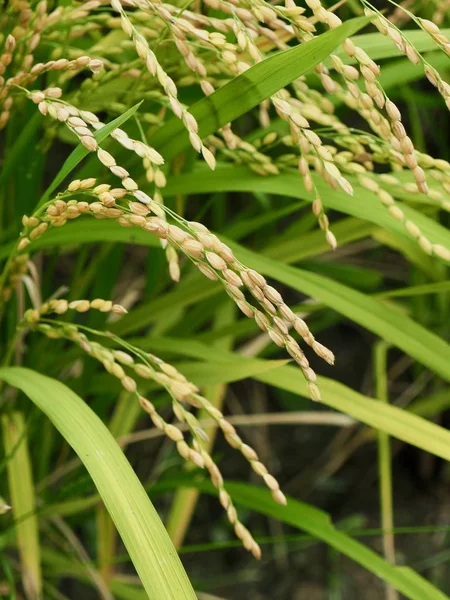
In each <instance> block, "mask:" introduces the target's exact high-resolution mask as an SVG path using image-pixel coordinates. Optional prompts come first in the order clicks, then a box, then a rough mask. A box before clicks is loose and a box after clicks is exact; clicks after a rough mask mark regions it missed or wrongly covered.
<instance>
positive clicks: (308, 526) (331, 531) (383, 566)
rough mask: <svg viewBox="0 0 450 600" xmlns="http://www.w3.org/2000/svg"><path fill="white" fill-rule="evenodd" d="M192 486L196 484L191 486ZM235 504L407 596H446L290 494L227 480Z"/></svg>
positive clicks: (205, 487) (444, 599)
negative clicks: (308, 538)
mask: <svg viewBox="0 0 450 600" xmlns="http://www.w3.org/2000/svg"><path fill="white" fill-rule="evenodd" d="M195 487H196V486H195ZM199 487H200V489H201V490H202V491H205V492H207V493H213V494H214V493H215V492H214V489H213V487H212V486H211V485H210V484H209V482H205V483H201V484H199ZM227 489H228V491H229V492H230V494H231V496H232V498H233V500H234V501H235V502H236V504H240V505H241V506H245V507H246V508H249V509H250V510H253V511H256V512H259V513H261V514H264V515H266V516H268V517H272V518H275V519H278V520H280V521H282V522H283V523H287V524H288V525H292V526H293V527H296V528H297V529H300V530H302V531H306V532H308V533H310V534H311V535H312V536H314V537H315V538H317V539H320V540H323V541H324V542H325V543H327V544H328V545H329V546H331V547H333V548H335V549H336V550H338V551H339V552H342V554H345V555H346V556H348V557H349V558H351V559H352V560H354V561H355V562H357V563H359V564H360V565H362V566H363V567H365V568H366V569H368V570H369V571H371V572H372V573H374V574H375V575H377V576H378V577H380V578H381V579H383V580H384V581H386V582H388V583H390V584H391V585H392V586H393V587H394V588H395V589H397V590H398V591H399V592H401V593H402V594H404V595H405V596H406V597H407V598H410V599H411V600H424V599H425V598H426V599H427V600H448V596H447V595H446V594H444V593H443V592H441V591H440V590H438V589H437V588H436V587H434V586H433V585H432V584H431V583H430V582H429V581H427V580H426V579H424V578H423V577H421V576H420V575H419V574H418V573H416V572H415V571H413V570H412V569H410V568H408V567H395V566H393V565H390V564H389V563H388V562H386V561H385V560H384V559H383V558H382V557H381V556H379V555H378V554H377V553H376V552H374V551H373V550H370V549H369V548H367V546H364V545H363V544H361V543H360V542H358V541H357V540H354V539H352V538H351V537H350V536H348V535H346V534H345V533H342V532H340V531H338V530H337V529H336V527H335V526H334V525H333V523H332V521H331V518H330V515H329V514H328V513H326V512H324V511H321V510H318V509H317V508H314V507H312V506H310V505H309V504H306V503H305V502H299V501H297V500H294V499H293V498H288V503H287V506H283V507H280V506H279V505H277V504H275V503H274V502H273V500H272V497H271V495H270V493H269V492H267V491H266V490H263V489H259V488H256V487H253V486H250V485H247V484H241V483H227Z"/></svg>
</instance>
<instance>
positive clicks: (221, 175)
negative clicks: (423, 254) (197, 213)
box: [165, 164, 450, 248]
mask: <svg viewBox="0 0 450 600" xmlns="http://www.w3.org/2000/svg"><path fill="white" fill-rule="evenodd" d="M313 179H314V183H315V185H316V187H317V190H318V192H319V194H320V197H321V198H322V201H323V204H324V205H325V206H326V207H327V208H332V209H334V210H338V211H340V212H343V213H346V214H348V215H351V216H353V217H358V218H359V219H363V220H365V221H370V222H371V223H375V224H376V225H379V226H380V227H382V228H383V229H387V230H389V231H393V232H395V233H399V234H401V235H403V236H405V237H407V234H406V233H405V229H404V227H403V225H402V224H401V223H399V222H398V221H396V220H395V219H393V218H392V217H391V216H390V214H389V213H388V211H387V210H386V209H385V208H384V207H383V206H382V205H381V203H380V202H379V200H378V199H377V197H376V196H375V194H373V193H372V192H369V191H368V190H366V189H365V188H363V187H361V186H359V185H358V184H357V183H356V182H355V181H354V180H353V179H352V178H350V181H351V183H352V185H353V187H354V194H353V196H349V195H348V194H345V193H344V192H343V191H340V190H333V189H331V188H330V187H329V186H328V185H327V184H326V183H325V182H324V181H323V180H322V179H321V178H320V177H318V176H314V177H313ZM210 192H214V193H217V192H265V193H268V194H276V195H278V196H287V197H290V198H297V199H298V198H301V199H302V200H307V201H309V202H312V201H313V200H314V195H313V194H311V193H309V192H307V191H306V190H305V188H304V186H303V183H302V181H301V177H300V176H299V174H298V173H297V172H295V171H292V172H289V173H280V174H279V175H274V176H269V177H262V176H261V175H257V174H256V173H254V172H253V171H251V170H250V169H247V168H246V167H235V166H233V165H224V164H222V165H218V167H217V169H216V170H215V171H210V170H208V169H206V168H200V169H198V170H196V171H194V172H193V173H188V174H183V175H178V176H173V177H171V178H170V179H169V181H168V183H167V187H166V188H165V194H166V195H167V196H169V195H170V196H176V195H178V194H206V193H210ZM399 206H401V208H402V210H403V211H404V212H405V214H406V215H407V217H408V218H409V219H411V221H413V222H414V223H416V224H417V225H418V226H419V227H420V229H421V230H422V231H423V234H424V235H425V236H426V237H427V238H428V239H429V240H430V241H431V242H433V243H435V244H442V245H443V246H446V247H447V248H450V232H449V231H448V230H447V229H445V227H442V225H439V223H436V222H435V221H433V220H432V219H430V218H428V217H426V216H425V215H423V214H422V213H420V212H419V211H417V210H415V209H414V208H411V207H409V206H406V205H404V204H401V203H399ZM409 239H410V238H409Z"/></svg>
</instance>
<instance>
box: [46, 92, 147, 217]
mask: <svg viewBox="0 0 450 600" xmlns="http://www.w3.org/2000/svg"><path fill="white" fill-rule="evenodd" d="M142 102H143V100H141V101H140V102H138V104H135V105H134V106H132V107H131V108H130V109H129V110H127V111H126V112H124V113H123V114H122V115H120V116H119V117H117V118H116V119H114V120H113V121H111V122H110V123H108V124H107V125H105V126H104V127H102V128H101V129H99V130H98V131H96V132H95V133H94V137H95V139H96V140H97V142H98V143H99V144H101V142H103V141H104V140H105V139H106V138H107V137H108V135H109V134H110V133H111V132H112V131H114V129H117V127H120V126H121V125H123V124H124V123H125V122H126V121H128V119H129V118H130V117H132V116H133V115H134V113H135V112H136V111H137V109H138V108H139V107H140V105H141V104H142ZM88 154H89V150H87V148H85V147H84V146H83V145H82V144H78V146H77V147H76V148H75V150H74V151H73V152H72V153H71V155H70V156H69V157H68V158H67V160H66V161H65V163H64V164H63V166H62V167H61V169H60V170H59V173H58V174H57V175H56V177H55V178H54V179H53V181H52V182H51V184H50V185H49V186H48V188H47V190H46V191H45V194H44V195H43V196H42V198H41V199H40V200H39V204H38V206H41V205H42V204H44V202H47V200H49V199H50V196H51V195H52V194H53V192H54V191H55V190H56V188H57V187H58V186H59V185H60V184H61V183H62V182H63V181H64V179H65V178H66V177H67V176H68V175H69V174H70V173H71V172H72V171H73V170H74V169H75V167H76V166H77V165H78V164H79V163H80V162H81V161H82V160H83V158H84V157H85V156H87V155H88Z"/></svg>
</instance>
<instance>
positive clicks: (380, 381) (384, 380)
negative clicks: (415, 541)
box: [373, 341, 398, 600]
mask: <svg viewBox="0 0 450 600" xmlns="http://www.w3.org/2000/svg"><path fill="white" fill-rule="evenodd" d="M388 350H389V344H387V343H386V342H384V341H381V342H378V343H377V344H376V345H375V348H374V355H373V361H374V370H375V386H376V396H377V398H378V400H379V401H380V402H389V395H388V385H389V382H388V376H387V353H388ZM378 472H379V476H380V487H379V493H380V508H381V528H382V530H383V552H384V556H385V558H386V560H387V561H389V562H390V563H391V564H395V542H394V534H393V533H392V531H393V529H394V510H393V500H392V457H391V445H390V439H389V435H388V434H387V433H386V432H384V431H378ZM386 600H398V594H397V591H396V590H395V589H394V588H393V587H392V586H391V585H390V584H387V585H386Z"/></svg>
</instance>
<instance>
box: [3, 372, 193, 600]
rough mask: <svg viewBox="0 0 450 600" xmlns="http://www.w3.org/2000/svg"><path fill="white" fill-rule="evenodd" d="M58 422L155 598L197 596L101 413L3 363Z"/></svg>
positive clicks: (52, 383)
mask: <svg viewBox="0 0 450 600" xmlns="http://www.w3.org/2000/svg"><path fill="white" fill-rule="evenodd" d="M0 379H1V380H3V381H6V382H7V383H8V384H9V385H12V386H14V387H17V388H19V389H20V390H22V391H23V392H24V393H25V394H26V395H27V396H28V397H29V398H30V399H31V400H32V401H33V402H34V403H35V404H36V406H38V407H39V408H40V409H41V410H42V411H43V412H44V413H45V414H46V415H47V416H48V417H49V418H50V420H51V421H52V422H53V424H54V425H55V427H56V428H57V429H58V430H59V431H60V432H61V434H62V435H63V437H64V438H65V439H66V441H67V442H68V443H69V444H70V445H71V446H72V448H73V449H74V450H75V452H76V453H77V454H78V456H79V457H80V458H81V460H82V461H83V463H84V465H85V467H86V469H87V470H88V471H89V474H90V475H91V477H92V479H93V481H94V483H95V485H96V487H97V489H98V491H99V493H100V495H101V496H102V498H103V501H104V503H105V505H106V508H107V509H108V512H109V513H110V515H111V517H112V519H113V521H114V523H115V524H116V527H117V529H118V531H119V533H120V535H121V537H122V539H123V542H124V544H125V546H126V547H127V550H128V552H129V554H130V557H131V559H132V561H133V563H134V566H135V567H136V570H137V572H138V574H139V577H140V579H141V581H142V584H143V585H144V587H145V589H146V591H147V594H148V595H149V597H150V598H152V600H173V599H174V598H177V600H178V599H180V600H195V598H196V596H195V593H194V591H193V589H192V587H191V584H190V582H189V579H188V577H187V575H186V573H185V571H184V569H183V566H182V564H181V561H180V559H179V558H178V555H177V553H176V550H175V548H174V547H173V545H172V542H171V541H170V538H169V536H168V535H167V532H166V530H165V529H164V526H163V524H162V523H161V520H160V518H159V516H158V513H157V512H156V510H155V509H154V507H153V505H152V504H151V502H150V500H149V499H148V496H147V494H146V493H145V491H144V488H143V487H142V485H141V483H140V481H139V480H138V478H137V476H136V474H135V473H134V471H133V469H132V468H131V466H130V464H129V463H128V461H127V459H126V458H125V455H124V454H123V453H122V451H121V450H120V448H119V446H118V445H117V443H116V441H115V440H114V438H113V437H112V435H111V433H110V432H109V431H108V429H107V428H106V426H105V425H104V423H103V422H102V421H101V420H100V419H99V417H98V416H97V415H96V414H95V413H94V412H93V411H92V410H91V409H90V408H89V407H88V406H87V405H86V404H85V403H84V402H83V401H82V400H81V398H80V397H79V396H77V395H76V394H75V393H74V392H73V391H72V390H71V389H69V388H68V387H66V386H65V385H63V384H62V383H60V382H59V381H56V380H54V379H51V378H49V377H46V376H44V375H41V374H40V373H37V372H35V371H32V370H30V369H25V368H22V367H4V368H0Z"/></svg>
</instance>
